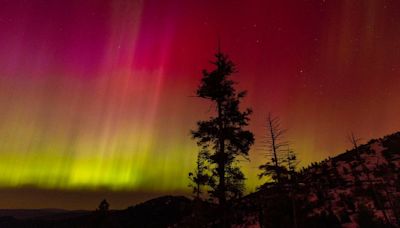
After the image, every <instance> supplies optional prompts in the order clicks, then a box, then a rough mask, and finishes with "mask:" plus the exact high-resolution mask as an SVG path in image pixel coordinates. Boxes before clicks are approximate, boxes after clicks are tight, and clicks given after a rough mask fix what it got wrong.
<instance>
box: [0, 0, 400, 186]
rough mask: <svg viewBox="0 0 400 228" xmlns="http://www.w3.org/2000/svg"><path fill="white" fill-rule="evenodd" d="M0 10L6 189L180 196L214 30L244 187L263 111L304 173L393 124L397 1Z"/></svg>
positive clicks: (206, 110) (0, 147)
mask: <svg viewBox="0 0 400 228" xmlns="http://www.w3.org/2000/svg"><path fill="white" fill-rule="evenodd" d="M0 2H1V5H2V7H0V174H1V175H0V187H1V188H10V187H11V188H19V187H21V186H25V185H33V186H36V187H38V188H47V189H63V190H79V189H91V190H97V189H99V188H109V189H112V190H113V191H120V190H129V191H165V192H166V191H169V192H171V191H172V192H173V191H182V190H184V191H188V188H187V173H188V172H189V171H190V169H191V168H192V167H193V165H194V160H195V158H196V152H197V151H198V148H197V147H196V145H195V142H193V141H192V140H191V139H190V134H189V130H190V129H191V128H194V127H195V122H196V121H197V120H200V119H204V118H207V116H209V115H210V114H212V113H211V111H210V107H209V104H206V103H203V101H201V100H198V99H196V98H193V97H191V95H193V93H194V91H195V88H196V85H197V84H198V82H199V79H200V76H201V70H202V69H203V68H207V67H210V66H209V65H207V64H208V63H209V60H210V59H211V58H212V54H213V51H214V49H215V46H216V40H217V36H218V35H219V36H220V37H221V40H222V48H223V50H224V51H226V52H227V53H228V54H229V55H230V57H231V58H232V59H233V60H234V62H236V63H237V64H238V69H239V73H238V74H237V75H235V76H234V77H235V78H234V79H235V80H236V81H238V82H239V87H240V88H243V89H247V90H248V91H249V94H248V97H247V98H246V99H245V105H244V106H247V105H248V106H251V107H252V108H253V111H254V114H253V116H252V120H251V126H250V127H251V130H253V131H254V133H255V135H256V145H255V146H254V147H253V149H252V151H251V152H250V154H251V156H250V158H251V160H252V162H251V163H247V162H243V164H242V165H243V168H244V169H245V170H246V175H247V177H248V181H247V184H248V189H249V190H250V191H251V190H253V189H254V188H255V187H256V186H257V185H258V184H259V183H260V182H259V181H258V180H257V177H256V175H257V173H258V171H257V166H258V165H259V164H260V163H261V162H263V159H262V157H263V150H262V145H261V143H260V142H261V141H262V137H263V134H264V121H265V117H266V114H267V113H268V112H269V111H272V112H273V113H275V114H276V115H279V116H280V117H281V119H282V121H283V124H284V125H285V126H287V127H288V128H289V133H288V138H289V140H291V141H292V142H293V148H294V149H296V150H297V151H298V152H299V154H300V158H301V160H302V162H303V164H308V163H309V162H312V161H317V160H320V159H323V158H325V157H327V156H330V155H334V154H336V153H339V152H342V151H343V150H345V149H346V148H347V145H346V140H345V137H346V134H347V133H348V131H350V130H353V131H355V132H356V133H357V134H359V135H360V137H362V138H365V139H368V138H373V137H379V136H382V135H385V134H388V133H391V132H394V131H397V130H399V128H400V122H399V119H398V116H400V106H398V105H394V104H398V103H399V102H400V92H399V91H400V87H399V85H400V79H399V77H398V76H399V74H400V61H399V59H400V51H399V49H400V43H399V42H400V27H399V26H398V22H399V21H400V18H399V15H400V3H398V2H395V1H372V0H369V1H352V2H347V1H343V2H341V1H329V0H326V1H322V0H321V1H319V0H312V1H285V2H272V1H261V0H254V1H233V2H229V4H227V3H226V1H211V0H210V1H208V0H207V1H201V2H200V1H174V0H173V1H168V3H167V1H155V0H145V1H128V0H126V1H125V0H118V1H106V0H101V1H85V2H82V1H77V0H72V1H61V0H59V1H46V0H43V1H40V0H38V1H18V0H16V1H1V0H0Z"/></svg>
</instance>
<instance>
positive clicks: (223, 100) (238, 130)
mask: <svg viewBox="0 0 400 228" xmlns="http://www.w3.org/2000/svg"><path fill="white" fill-rule="evenodd" d="M215 58H216V60H215V61H214V62H212V63H213V64H214V66H215V67H216V68H215V69H214V70H212V71H210V72H209V71H207V70H204V71H203V77H202V79H201V83H200V85H199V87H198V88H197V91H196V94H197V96H198V97H200V98H203V99H206V100H208V101H210V102H211V103H212V104H213V105H214V108H215V116H212V117H210V118H209V119H207V120H204V121H199V122H197V129H196V130H193V131H192V137H193V138H194V139H195V140H196V141H197V143H198V145H199V146H201V147H202V149H205V150H208V151H210V154H209V158H208V159H209V162H210V164H211V165H213V166H211V167H210V171H211V173H212V177H211V178H210V180H211V181H210V183H209V185H210V187H211V188H212V189H211V191H210V193H211V196H213V197H216V198H217V199H218V201H219V204H220V205H222V207H223V208H224V207H225V205H226V201H227V199H228V197H229V195H230V194H231V193H234V194H235V195H237V194H239V193H238V192H242V191H243V188H244V185H243V181H244V175H243V173H242V172H241V171H240V169H239V168H238V167H237V166H235V163H236V161H237V157H238V156H243V157H245V158H248V152H249V150H250V146H251V145H252V144H253V143H254V136H253V133H251V132H250V131H248V130H244V127H246V126H247V125H248V122H249V115H250V114H251V112H252V111H251V109H246V110H245V111H240V110H239V105H240V101H241V100H242V99H243V98H244V97H245V96H246V92H245V91H240V92H237V91H236V89H235V88H234V85H235V84H236V83H235V82H234V81H233V80H231V79H230V78H231V76H232V74H233V73H235V72H236V69H235V65H234V63H233V62H232V61H231V60H230V59H229V58H228V57H227V55H225V54H223V53H222V52H220V51H218V53H217V54H216V55H215Z"/></svg>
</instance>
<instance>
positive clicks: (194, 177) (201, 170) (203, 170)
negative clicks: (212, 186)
mask: <svg viewBox="0 0 400 228" xmlns="http://www.w3.org/2000/svg"><path fill="white" fill-rule="evenodd" d="M208 158H209V154H208V152H207V151H205V150H202V151H200V152H199V153H198V154H197V161H196V169H195V170H194V172H190V173H189V179H190V181H191V183H190V184H189V187H191V188H192V189H193V194H195V195H196V198H197V199H200V196H201V194H202V193H203V191H202V190H201V187H202V186H204V185H206V184H207V183H208V181H209V174H208V172H207V170H208V164H207V159H208Z"/></svg>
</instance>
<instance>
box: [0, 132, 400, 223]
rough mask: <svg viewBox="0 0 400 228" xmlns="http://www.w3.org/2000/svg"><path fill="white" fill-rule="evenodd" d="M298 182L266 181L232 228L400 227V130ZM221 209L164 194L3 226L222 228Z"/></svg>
mask: <svg viewBox="0 0 400 228" xmlns="http://www.w3.org/2000/svg"><path fill="white" fill-rule="evenodd" d="M296 183H297V184H296V188H295V189H296V190H295V191H294V192H292V193H290V192H288V191H287V186H285V185H283V186H280V187H279V188H277V187H276V185H275V186H274V185H273V184H265V185H263V186H261V187H260V190H258V191H257V192H254V193H252V194H249V195H247V196H245V197H243V198H241V199H239V200H235V201H232V202H230V211H229V215H228V218H229V220H230V223H231V225H232V227H368V228H369V227H399V221H398V219H399V214H400V132H399V133H395V134H392V135H388V136H385V137H383V138H381V139H375V140H370V141H369V142H368V143H367V144H365V145H361V146H358V147H357V148H355V149H353V150H350V151H347V152H345V153H343V154H340V155H338V156H336V157H332V158H327V159H325V160H324V161H321V162H319V163H312V164H311V165H310V166H309V167H306V168H303V169H302V170H300V171H299V173H298V175H297V181H296ZM290 194H293V195H294V196H295V197H292V198H291V197H289V196H290ZM291 199H294V200H291ZM294 211H295V212H294ZM218 213H219V212H218V207H217V206H216V205H215V204H212V203H208V202H205V201H200V200H190V199H188V198H186V197H183V196H164V197H160V198H156V199H152V200H149V201H147V202H144V203H141V204H138V205H136V206H132V207H129V208H127V209H125V210H110V211H107V212H100V211H93V212H88V211H63V210H52V209H48V210H0V216H1V217H0V227H221V226H220V223H221V219H220V217H219V216H218V215H219V214H218ZM294 214H295V215H296V216H295V219H294V216H293V215H294Z"/></svg>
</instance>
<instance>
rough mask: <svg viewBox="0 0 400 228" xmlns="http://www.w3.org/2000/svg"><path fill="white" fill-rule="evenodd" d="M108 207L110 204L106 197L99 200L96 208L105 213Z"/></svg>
mask: <svg viewBox="0 0 400 228" xmlns="http://www.w3.org/2000/svg"><path fill="white" fill-rule="evenodd" d="M109 207H110V204H109V203H108V202H107V200H106V199H103V200H102V201H101V202H100V204H99V207H98V209H97V210H98V211H100V212H102V213H106V212H107V211H108V209H109Z"/></svg>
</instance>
